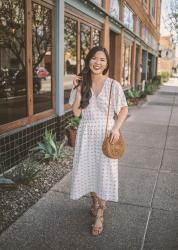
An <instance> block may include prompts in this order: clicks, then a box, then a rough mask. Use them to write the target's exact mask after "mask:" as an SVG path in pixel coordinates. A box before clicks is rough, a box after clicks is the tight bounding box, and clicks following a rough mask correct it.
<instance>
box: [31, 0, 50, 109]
mask: <svg viewBox="0 0 178 250" xmlns="http://www.w3.org/2000/svg"><path fill="white" fill-rule="evenodd" d="M32 13H33V18H32V52H33V93H34V98H33V101H34V113H35V114H36V113H39V112H42V111H45V110H48V109H51V108H52V76H51V75H52V68H51V66H52V46H51V42H52V11H51V9H48V8H46V7H44V6H41V5H39V4H36V3H33V5H32Z"/></svg>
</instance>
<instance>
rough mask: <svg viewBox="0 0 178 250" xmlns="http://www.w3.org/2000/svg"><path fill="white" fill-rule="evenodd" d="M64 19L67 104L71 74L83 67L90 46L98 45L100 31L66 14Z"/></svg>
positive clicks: (65, 101) (66, 101)
mask: <svg viewBox="0 0 178 250" xmlns="http://www.w3.org/2000/svg"><path fill="white" fill-rule="evenodd" d="M64 21H65V22H64V104H67V103H68V99H69V94H70V91H71V88H72V80H73V75H75V74H78V73H79V72H80V71H81V70H82V69H83V67H84V59H85V57H86V55H87V53H88V52H89V50H90V48H91V47H94V46H99V45H100V43H101V31H100V29H98V28H96V27H95V26H93V25H92V24H90V23H86V22H85V23H84V22H83V21H82V20H80V19H75V18H73V17H72V16H69V15H68V14H66V16H65V19H64ZM65 108H66V109H67V108H68V106H67V105H66V106H65Z"/></svg>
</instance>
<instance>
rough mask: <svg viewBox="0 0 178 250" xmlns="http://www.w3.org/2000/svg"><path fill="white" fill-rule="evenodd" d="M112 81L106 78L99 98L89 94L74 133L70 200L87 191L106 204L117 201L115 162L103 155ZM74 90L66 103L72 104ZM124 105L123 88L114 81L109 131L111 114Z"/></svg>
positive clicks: (110, 119)
mask: <svg viewBox="0 0 178 250" xmlns="http://www.w3.org/2000/svg"><path fill="white" fill-rule="evenodd" d="M111 82H112V79H111V78H109V77H108V78H106V80H105V81H104V85H103V88H102V90H101V92H100V93H99V95H98V96H95V94H94V92H93V91H92V90H91V91H92V97H91V98H90V101H89V105H88V106H87V107H86V108H85V109H82V119H81V121H80V125H79V128H78V130H77V137H76V144H75V151H74V159H73V168H72V179H71V187H70V198H71V199H73V200H77V199H79V198H81V197H82V196H84V195H86V194H88V193H89V192H95V193H96V194H97V196H98V197H100V198H101V199H104V200H108V201H115V202H117V201H118V185H119V180H118V160H115V159H110V158H107V157H106V156H105V155H104V154H103V152H102V143H103V140H104V135H105V128H106V120H107V110H108V102H109V91H110V86H111ZM75 95H76V89H72V91H71V93H70V98H69V104H71V105H72V104H73V102H74V101H75ZM123 106H127V102H126V98H125V95H124V92H123V89H122V87H121V85H120V83H119V82H117V81H116V80H113V86H112V96H111V104H110V114H109V120H108V129H109V130H111V129H112V127H113V125H114V119H113V117H114V112H116V113H117V114H118V113H119V111H120V109H121V107H123Z"/></svg>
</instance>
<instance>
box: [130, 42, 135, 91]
mask: <svg viewBox="0 0 178 250" xmlns="http://www.w3.org/2000/svg"><path fill="white" fill-rule="evenodd" d="M135 59H136V42H135V41H134V42H133V44H132V54H131V77H130V83H131V87H132V88H135Z"/></svg>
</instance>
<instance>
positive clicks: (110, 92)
mask: <svg viewBox="0 0 178 250" xmlns="http://www.w3.org/2000/svg"><path fill="white" fill-rule="evenodd" d="M112 85H113V80H112V82H111V87H110V92H109V102H108V113H107V122H106V129H105V137H106V134H107V128H108V119H109V109H110V103H111V92H112Z"/></svg>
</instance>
